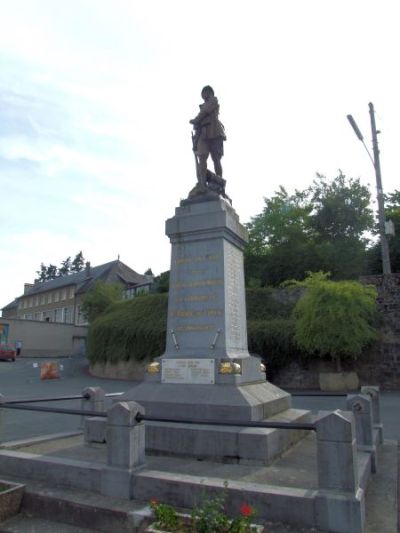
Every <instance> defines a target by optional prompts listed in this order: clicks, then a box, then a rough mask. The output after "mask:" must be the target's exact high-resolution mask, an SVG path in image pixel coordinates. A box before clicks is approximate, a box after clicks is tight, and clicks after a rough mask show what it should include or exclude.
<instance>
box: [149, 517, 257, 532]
mask: <svg viewBox="0 0 400 533" xmlns="http://www.w3.org/2000/svg"><path fill="white" fill-rule="evenodd" d="M179 516H180V517H181V518H182V522H183V523H182V526H183V527H182V529H179V530H178V531H175V533H190V532H193V531H194V530H193V528H192V527H191V525H190V522H191V521H190V516H189V515H181V514H179ZM250 527H251V531H252V533H253V532H254V533H263V531H264V526H259V525H256V524H250ZM170 532H171V530H168V529H158V528H157V527H156V522H154V523H152V524H150V525H149V526H147V528H146V529H145V531H144V533H170Z"/></svg>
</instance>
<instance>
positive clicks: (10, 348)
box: [0, 344, 17, 361]
mask: <svg viewBox="0 0 400 533" xmlns="http://www.w3.org/2000/svg"><path fill="white" fill-rule="evenodd" d="M16 357H17V350H16V349H15V346H14V345H13V344H0V359H4V360H5V361H7V360H9V361H15V359H16Z"/></svg>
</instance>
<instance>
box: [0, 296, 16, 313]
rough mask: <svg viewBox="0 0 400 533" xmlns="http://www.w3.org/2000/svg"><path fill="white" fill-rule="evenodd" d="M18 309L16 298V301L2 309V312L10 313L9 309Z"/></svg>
mask: <svg viewBox="0 0 400 533" xmlns="http://www.w3.org/2000/svg"><path fill="white" fill-rule="evenodd" d="M17 307H18V300H17V299H16V298H15V300H13V301H12V302H10V303H9V304H7V305H5V306H4V307H3V308H2V311H8V310H9V309H17Z"/></svg>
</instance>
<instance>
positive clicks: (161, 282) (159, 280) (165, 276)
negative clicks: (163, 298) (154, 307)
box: [154, 270, 169, 292]
mask: <svg viewBox="0 0 400 533" xmlns="http://www.w3.org/2000/svg"><path fill="white" fill-rule="evenodd" d="M154 291H155V292H168V291H169V270H166V271H165V272H161V274H160V275H159V276H156V277H155V278H154Z"/></svg>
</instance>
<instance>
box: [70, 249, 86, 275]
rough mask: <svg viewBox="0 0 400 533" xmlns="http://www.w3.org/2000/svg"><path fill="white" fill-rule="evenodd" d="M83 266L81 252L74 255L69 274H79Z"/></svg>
mask: <svg viewBox="0 0 400 533" xmlns="http://www.w3.org/2000/svg"><path fill="white" fill-rule="evenodd" d="M84 266H85V258H84V257H83V253H82V250H81V251H80V252H79V253H77V254H76V256H75V257H74V260H73V261H72V265H71V272H80V271H81V270H83V268H84Z"/></svg>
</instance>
